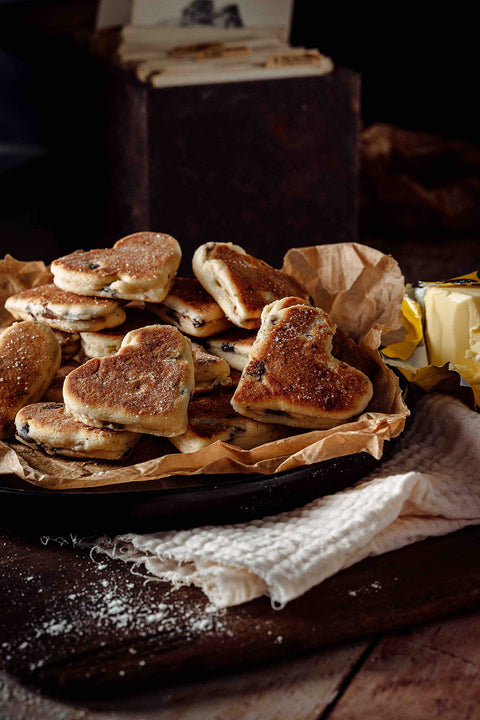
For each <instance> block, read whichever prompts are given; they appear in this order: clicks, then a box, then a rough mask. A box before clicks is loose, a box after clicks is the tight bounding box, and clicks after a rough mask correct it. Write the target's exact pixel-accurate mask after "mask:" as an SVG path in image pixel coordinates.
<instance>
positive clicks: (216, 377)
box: [192, 342, 231, 392]
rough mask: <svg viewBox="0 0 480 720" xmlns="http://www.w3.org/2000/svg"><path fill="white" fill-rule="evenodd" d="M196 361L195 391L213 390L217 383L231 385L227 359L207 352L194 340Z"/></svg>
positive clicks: (193, 347)
mask: <svg viewBox="0 0 480 720" xmlns="http://www.w3.org/2000/svg"><path fill="white" fill-rule="evenodd" d="M192 352H193V360H194V363H195V391H196V392H199V391H202V392H204V391H206V390H211V389H212V388H214V387H216V386H217V385H231V380H230V366H229V365H228V363H226V362H225V360H222V359H221V358H219V357H217V356H216V355H212V354H211V353H209V352H207V351H206V350H205V349H204V348H203V347H202V346H201V345H199V344H198V343H194V342H192Z"/></svg>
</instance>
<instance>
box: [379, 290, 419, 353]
mask: <svg viewBox="0 0 480 720" xmlns="http://www.w3.org/2000/svg"><path fill="white" fill-rule="evenodd" d="M402 322H403V328H404V331H405V339H404V340H403V341H402V342H398V343H393V344H392V345H387V346H386V347H384V348H382V353H383V354H384V355H386V356H387V357H389V358H398V359H399V360H407V359H408V358H409V357H410V355H411V354H412V353H413V351H414V350H415V348H416V347H417V346H418V344H419V343H420V342H421V341H422V339H423V324H422V311H421V309H420V305H419V304H418V303H417V302H415V300H412V299H411V298H409V297H407V296H405V297H404V298H403V300H402Z"/></svg>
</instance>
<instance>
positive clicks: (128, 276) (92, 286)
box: [51, 232, 181, 302]
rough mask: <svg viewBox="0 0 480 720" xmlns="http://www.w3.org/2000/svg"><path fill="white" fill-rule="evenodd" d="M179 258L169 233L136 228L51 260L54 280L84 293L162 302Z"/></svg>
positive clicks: (176, 243) (178, 250)
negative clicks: (107, 245) (97, 246)
mask: <svg viewBox="0 0 480 720" xmlns="http://www.w3.org/2000/svg"><path fill="white" fill-rule="evenodd" d="M180 259H181V250H180V246H179V244H178V242H177V241H176V240H175V238H173V237H171V236H170V235H164V234H162V233H155V232H138V233H134V234H133V235H128V236H127V237H124V238H122V239H121V240H118V241H117V242H116V243H115V245H114V246H113V247H112V248H104V249H98V250H88V251H86V252H75V253H71V254H70V255H65V256H64V257H61V258H58V259H57V260H54V261H53V263H52V264H51V270H52V273H53V275H54V281H55V284H56V285H58V286H59V287H61V288H63V289H65V290H71V291H73V292H76V293H80V294H85V295H99V296H101V297H118V298H124V299H127V300H144V301H147V302H161V301H162V300H163V299H164V298H165V296H166V295H167V293H168V291H169V289H170V287H171V285H172V283H173V278H174V276H175V273H176V272H177V269H178V266H179V264H180Z"/></svg>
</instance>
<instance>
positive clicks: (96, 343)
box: [80, 307, 158, 358]
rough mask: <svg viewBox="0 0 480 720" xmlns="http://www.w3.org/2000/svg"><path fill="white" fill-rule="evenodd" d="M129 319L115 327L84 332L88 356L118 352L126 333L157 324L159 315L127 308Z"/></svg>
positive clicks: (83, 337) (81, 334) (83, 345)
mask: <svg viewBox="0 0 480 720" xmlns="http://www.w3.org/2000/svg"><path fill="white" fill-rule="evenodd" d="M125 312H126V314H127V319H126V320H125V321H124V322H123V323H122V324H121V325H117V326H116V327H114V328H106V329H105V330H100V331H99V332H82V333H80V336H81V343H82V349H83V352H84V353H85V355H86V357H87V358H93V357H101V356H103V355H112V354H113V353H116V352H117V351H118V350H119V348H120V345H121V344H122V340H123V338H124V337H125V335H126V334H127V333H129V332H131V331H132V330H137V329H138V328H141V327H146V326H147V325H157V324H158V317H157V316H156V315H154V314H153V313H152V312H149V311H148V310H142V309H137V308H129V307H127V308H125Z"/></svg>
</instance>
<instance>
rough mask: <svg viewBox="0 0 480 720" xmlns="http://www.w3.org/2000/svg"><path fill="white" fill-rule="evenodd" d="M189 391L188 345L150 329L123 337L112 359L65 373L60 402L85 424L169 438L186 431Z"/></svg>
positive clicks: (176, 335) (169, 332) (168, 329)
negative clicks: (61, 400) (62, 399)
mask: <svg viewBox="0 0 480 720" xmlns="http://www.w3.org/2000/svg"><path fill="white" fill-rule="evenodd" d="M193 391H194V364H193V356H192V350H191V343H190V340H189V339H188V338H186V337H184V336H183V335H182V334H181V333H180V331H179V330H177V329H176V328H174V327H172V326H171V325H149V326H148V327H144V328H140V329H138V330H132V332H129V333H128V334H127V335H125V337H124V339H123V341H122V344H121V346H120V350H119V351H118V352H117V353H116V354H115V355H110V356H107V357H101V358H93V359H92V360H89V361H88V362H86V363H85V364H84V365H81V366H80V367H79V368H77V369H76V370H73V371H72V372H71V373H69V375H68V376H67V378H66V380H65V383H64V386H63V398H64V402H65V406H66V408H67V411H68V412H70V413H71V414H72V415H74V416H75V417H76V418H77V419H78V420H80V421H81V422H84V423H86V424H87V425H94V426H96V427H106V428H109V429H113V430H130V431H132V432H137V433H147V434H150V435H161V436H166V437H171V436H174V435H180V434H181V433H183V432H185V430H186V428H187V410H188V404H189V402H190V397H191V395H192V393H193Z"/></svg>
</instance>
